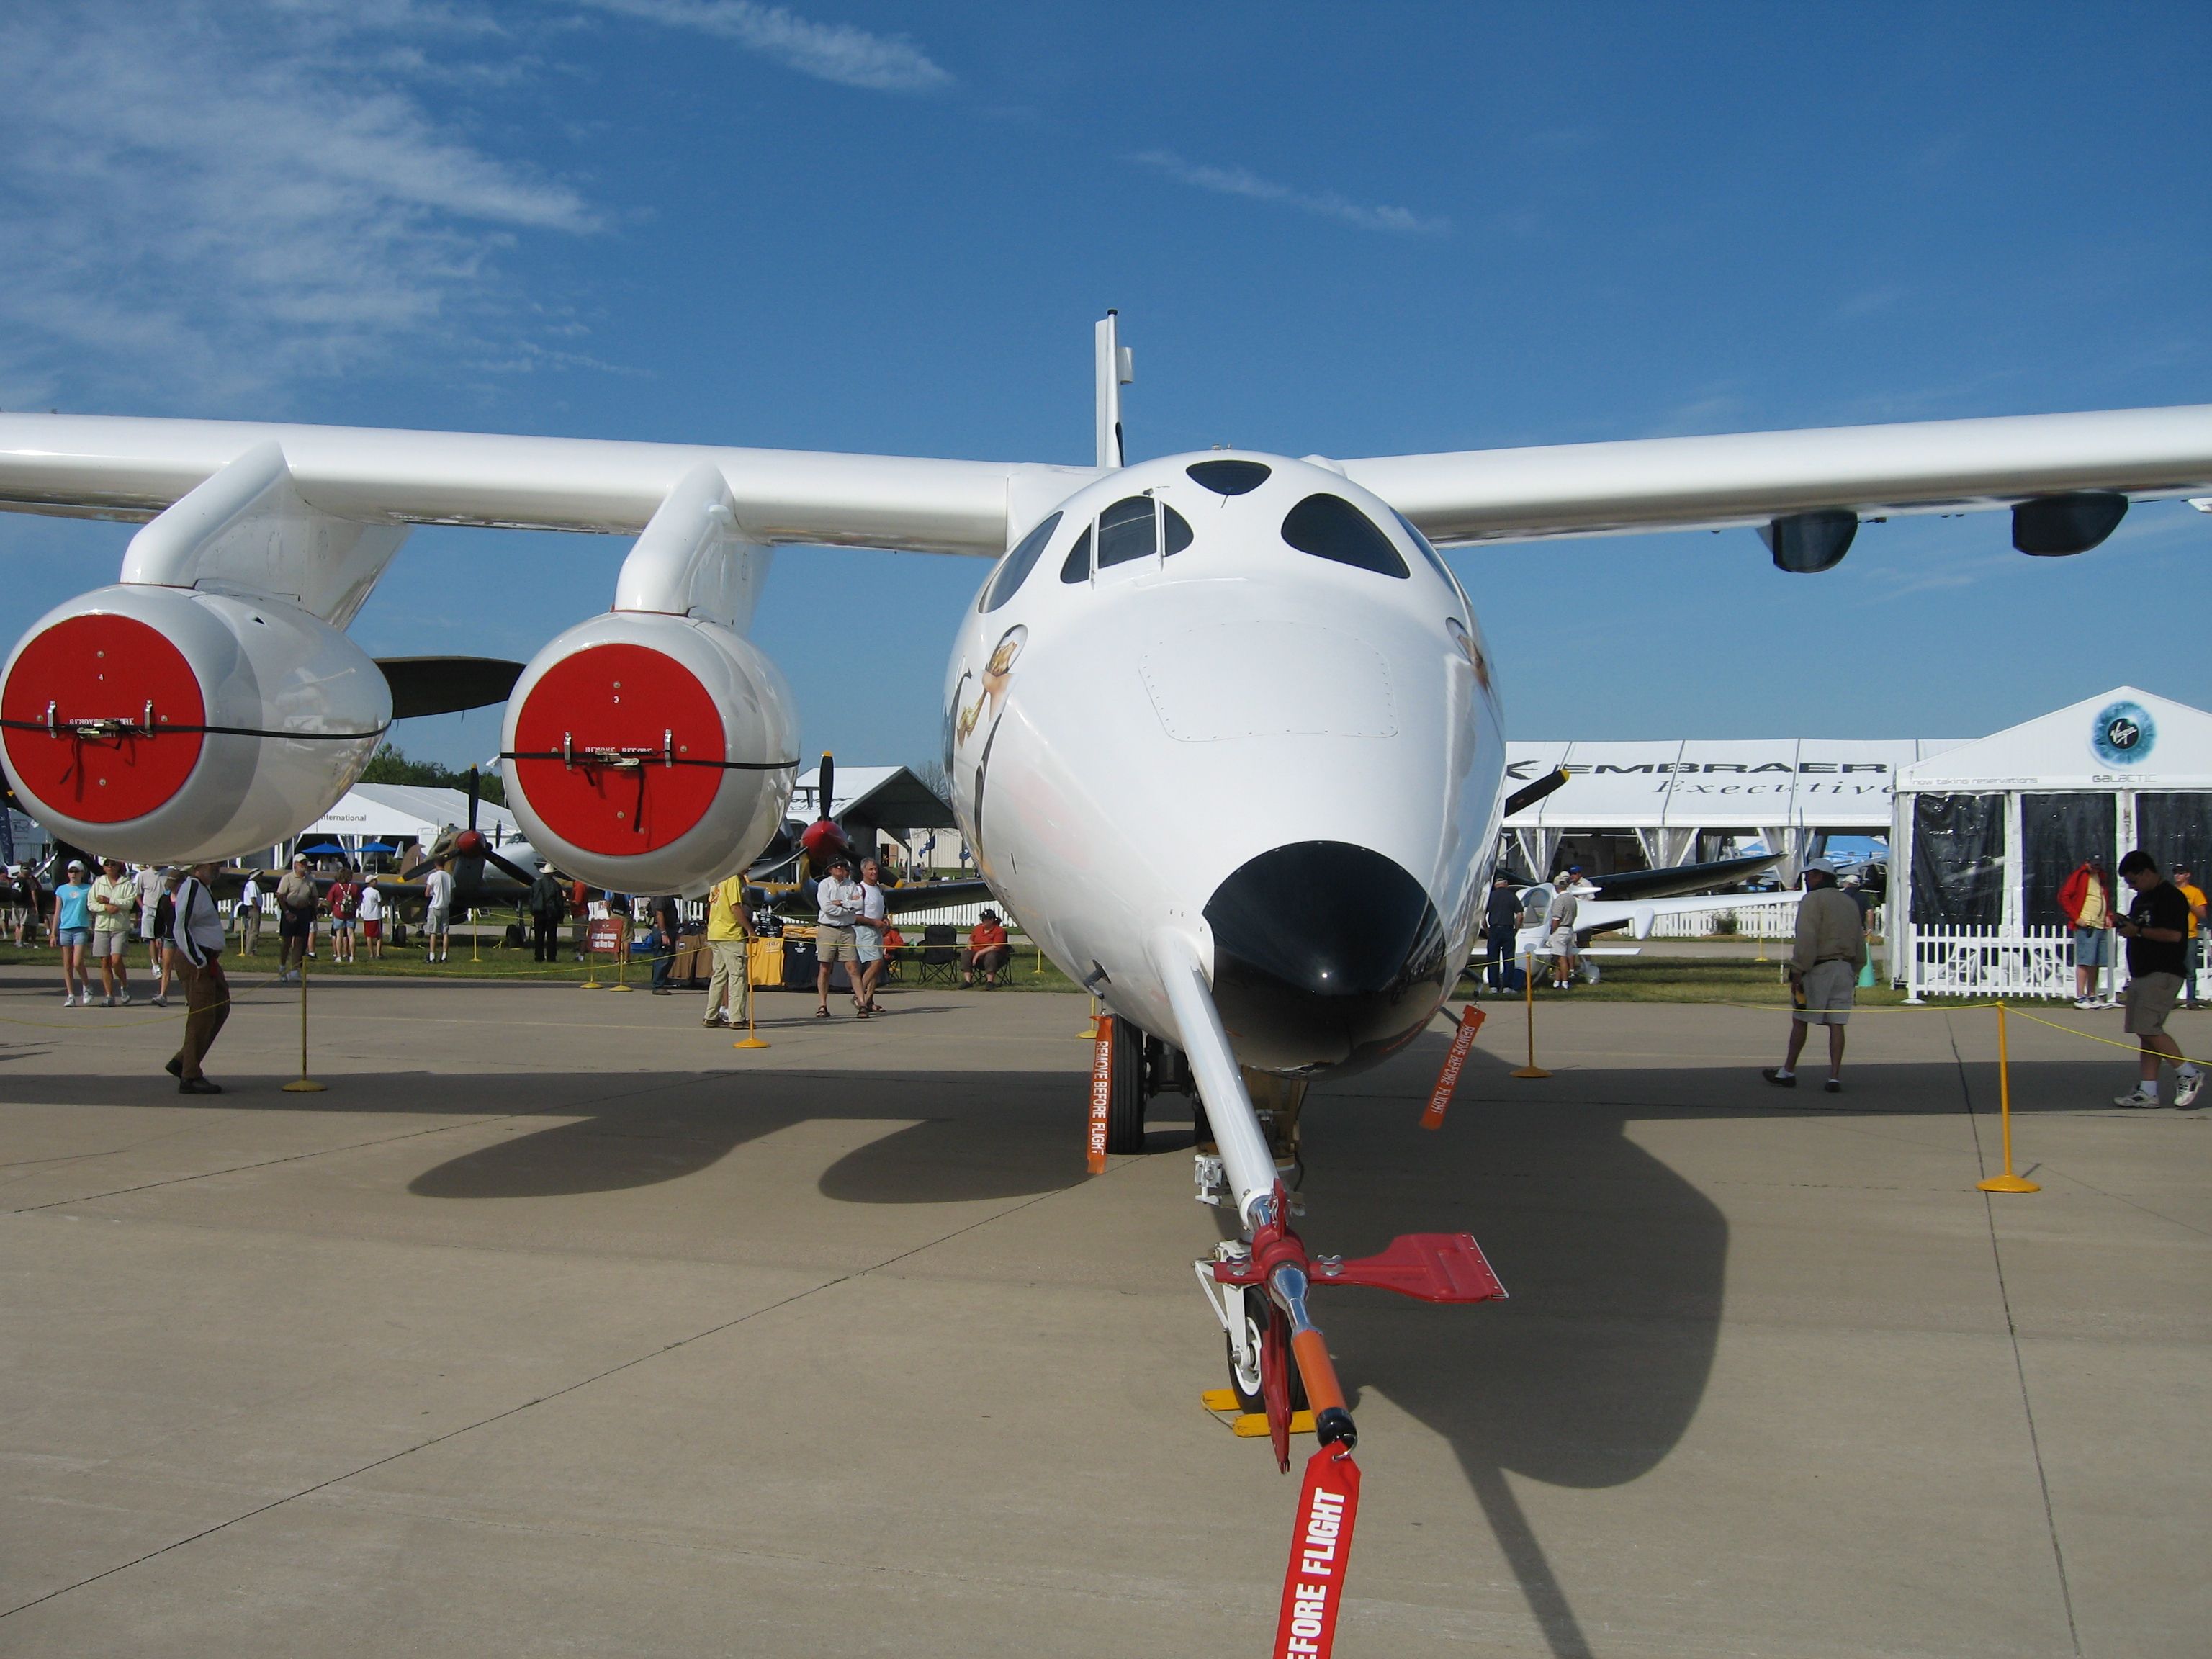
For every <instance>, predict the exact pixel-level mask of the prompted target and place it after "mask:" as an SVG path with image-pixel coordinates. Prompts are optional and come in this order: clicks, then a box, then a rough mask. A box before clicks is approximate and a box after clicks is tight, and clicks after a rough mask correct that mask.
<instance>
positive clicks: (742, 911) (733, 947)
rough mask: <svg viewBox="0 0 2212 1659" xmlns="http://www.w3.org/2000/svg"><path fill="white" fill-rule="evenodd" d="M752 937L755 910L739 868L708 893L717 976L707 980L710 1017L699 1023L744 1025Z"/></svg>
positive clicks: (709, 929) (749, 1007) (749, 1000)
mask: <svg viewBox="0 0 2212 1659" xmlns="http://www.w3.org/2000/svg"><path fill="white" fill-rule="evenodd" d="M752 939H753V916H752V911H751V910H750V908H747V906H746V904H745V872H744V871H742V870H740V871H738V873H737V874H736V875H734V876H731V877H728V878H726V879H724V880H722V881H719V882H716V883H715V884H714V890H712V891H711V892H709V893H708V896H707V947H708V949H709V950H710V951H713V952H714V977H713V978H712V979H710V980H708V981H707V1017H706V1018H705V1019H703V1020H702V1021H701V1022H700V1024H703V1025H742V1024H744V1023H745V1021H746V1019H747V1018H750V1015H751V1013H752V1002H753V990H752V976H751V975H750V974H749V973H747V972H746V971H745V947H746V946H747V945H750V944H751V943H752ZM725 1005H727V1006H725Z"/></svg>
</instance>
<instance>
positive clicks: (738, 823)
mask: <svg viewBox="0 0 2212 1659" xmlns="http://www.w3.org/2000/svg"><path fill="white" fill-rule="evenodd" d="M797 736H798V732H797V724H796V721H795V720H794V719H793V712H792V701H791V690H790V688H789V687H788V686H787V685H786V684H784V679H783V676H782V675H781V673H780V672H778V671H777V670H776V666H775V664H774V663H772V662H770V661H769V659H768V658H767V657H765V656H764V655H763V654H762V653H761V652H760V650H759V649H758V648H757V647H755V646H754V645H753V644H752V642H751V641H749V640H747V639H745V638H744V636H743V635H739V634H737V633H734V632H732V630H731V629H727V628H724V627H721V626H720V625H719V624H717V623H711V622H705V621H702V620H700V619H699V618H697V617H682V616H673V615H669V614H666V613H665V612H647V611H609V612H608V613H606V614H605V615H604V616H599V617H593V618H592V620H591V621H589V622H586V623H580V624H579V625H578V626H576V627H574V628H572V629H569V630H568V632H567V633H565V634H563V635H561V636H560V637H559V638H557V639H556V640H554V641H552V642H551V643H550V644H549V645H548V646H546V647H545V648H544V650H542V651H540V652H539V653H538V655H537V656H536V657H535V658H533V659H532V661H531V663H530V665H529V666H528V667H527V668H525V669H524V670H523V671H522V678H520V680H518V681H516V682H515V686H514V691H513V695H512V696H510V697H509V698H508V700H507V725H506V730H505V736H504V739H503V741H502V743H501V750H503V751H504V758H505V760H506V763H507V805H509V806H510V807H511V808H512V809H513V811H514V814H515V816H516V817H518V818H520V820H521V821H522V825H523V828H524V829H525V830H526V831H527V832H528V835H529V837H530V844H531V845H532V847H534V848H537V849H538V852H539V853H540V854H542V855H543V856H544V857H545V858H547V859H550V860H551V861H552V862H553V864H554V865H555V866H556V867H558V868H559V869H561V870H562V871H564V872H567V873H568V874H569V875H571V876H576V877H580V878H582V879H583V880H585V881H586V882H589V883H590V884H592V885H594V886H599V887H606V888H610V889H611V890H614V891H616V892H622V893H676V892H696V891H698V890H700V889H702V888H703V887H705V886H706V885H707V884H709V883H711V882H714V881H717V880H719V879H720V878H722V877H724V876H726V875H729V874H730V873H732V872H734V871H737V870H741V869H743V868H744V866H746V865H747V864H748V863H749V862H750V860H751V859H752V857H753V855H754V854H756V853H757V852H759V851H760V849H761V848H763V847H764V846H766V845H767V844H768V841H769V837H770V836H773V835H774V834H775V830H776V827H777V826H778V825H779V824H780V823H781V822H782V821H783V813H784V809H785V807H786V806H787V805H788V804H789V802H790V799H791V791H792V785H793V782H794V781H795V779H796V774H797V768H798V760H797V758H796V757H795V755H794V753H793V747H794V744H795V743H796V741H797Z"/></svg>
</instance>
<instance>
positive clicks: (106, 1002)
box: [100, 997, 115, 1008]
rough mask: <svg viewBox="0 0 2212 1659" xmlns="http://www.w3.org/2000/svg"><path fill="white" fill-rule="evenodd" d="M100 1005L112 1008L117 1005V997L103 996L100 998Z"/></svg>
mask: <svg viewBox="0 0 2212 1659" xmlns="http://www.w3.org/2000/svg"><path fill="white" fill-rule="evenodd" d="M100 1006H101V1007H103V1008H112V1007H113V1006H115V999H114V998H113V997H102V998H100Z"/></svg>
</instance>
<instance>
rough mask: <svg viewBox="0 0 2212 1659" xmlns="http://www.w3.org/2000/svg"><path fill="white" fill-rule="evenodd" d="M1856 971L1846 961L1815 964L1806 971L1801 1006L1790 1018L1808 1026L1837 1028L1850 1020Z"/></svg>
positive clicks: (1857, 981)
mask: <svg viewBox="0 0 2212 1659" xmlns="http://www.w3.org/2000/svg"><path fill="white" fill-rule="evenodd" d="M1858 988H1859V970H1858V969H1856V968H1854V967H1852V966H1851V964H1850V963H1848V962H1816V963H1814V964H1813V965H1812V967H1811V968H1810V969H1807V970H1806V974H1805V1006H1803V1007H1802V1008H1792V1009H1791V1010H1790V1014H1791V1016H1792V1017H1793V1018H1797V1019H1802V1020H1803V1021H1804V1022H1805V1023H1806V1024H1808V1025H1841V1024H1844V1023H1845V1022H1847V1021H1848V1020H1849V1019H1850V1017H1851V1004H1852V1002H1853V1000H1855V999H1856V998H1857V995H1858Z"/></svg>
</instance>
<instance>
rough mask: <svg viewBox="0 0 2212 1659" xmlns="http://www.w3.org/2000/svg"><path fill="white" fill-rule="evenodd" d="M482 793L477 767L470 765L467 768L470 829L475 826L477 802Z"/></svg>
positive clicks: (481, 783) (481, 781)
mask: <svg viewBox="0 0 2212 1659" xmlns="http://www.w3.org/2000/svg"><path fill="white" fill-rule="evenodd" d="M482 796H483V779H482V778H480V777H479V776H478V775H477V769H476V768H475V767H473V766H471V768H469V828H470V829H475V828H476V827H477V801H478V800H479V799H481V798H482Z"/></svg>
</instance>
